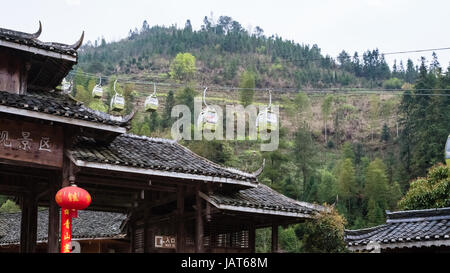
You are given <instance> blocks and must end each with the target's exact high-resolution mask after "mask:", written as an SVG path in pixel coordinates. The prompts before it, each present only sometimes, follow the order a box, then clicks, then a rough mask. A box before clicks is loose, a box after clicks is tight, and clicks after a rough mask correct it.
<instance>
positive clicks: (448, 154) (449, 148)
mask: <svg viewBox="0 0 450 273" xmlns="http://www.w3.org/2000/svg"><path fill="white" fill-rule="evenodd" d="M445 162H446V163H447V165H449V166H450V135H448V138H447V144H445Z"/></svg>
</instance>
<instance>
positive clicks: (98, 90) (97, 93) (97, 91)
mask: <svg viewBox="0 0 450 273" xmlns="http://www.w3.org/2000/svg"><path fill="white" fill-rule="evenodd" d="M92 96H93V97H94V98H101V97H102V96H103V88H102V77H100V82H99V84H96V85H95V86H94V88H93V89H92Z"/></svg>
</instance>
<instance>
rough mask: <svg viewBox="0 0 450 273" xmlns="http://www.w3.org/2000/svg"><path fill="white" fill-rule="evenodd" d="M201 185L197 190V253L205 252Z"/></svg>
mask: <svg viewBox="0 0 450 273" xmlns="http://www.w3.org/2000/svg"><path fill="white" fill-rule="evenodd" d="M199 193H200V184H199V185H197V187H196V190H195V204H196V209H197V210H196V214H195V252H196V253H202V252H203V218H202V198H201V197H200V194H199Z"/></svg>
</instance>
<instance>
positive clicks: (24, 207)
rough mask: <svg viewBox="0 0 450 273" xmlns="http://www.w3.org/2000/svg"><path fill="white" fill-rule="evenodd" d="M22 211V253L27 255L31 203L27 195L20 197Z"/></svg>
mask: <svg viewBox="0 0 450 273" xmlns="http://www.w3.org/2000/svg"><path fill="white" fill-rule="evenodd" d="M20 209H21V212H22V214H21V219H20V253H27V252H28V251H27V243H28V225H29V223H28V220H29V219H28V215H29V210H30V207H29V202H28V198H27V195H26V194H23V195H22V196H21V197H20Z"/></svg>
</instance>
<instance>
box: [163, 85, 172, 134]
mask: <svg viewBox="0 0 450 273" xmlns="http://www.w3.org/2000/svg"><path fill="white" fill-rule="evenodd" d="M174 106H175V97H174V93H173V91H172V90H170V91H169V93H167V97H166V105H165V107H164V112H163V114H162V120H161V126H162V128H164V129H166V128H169V127H170V126H171V125H172V118H171V113H172V108H173V107H174Z"/></svg>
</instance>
